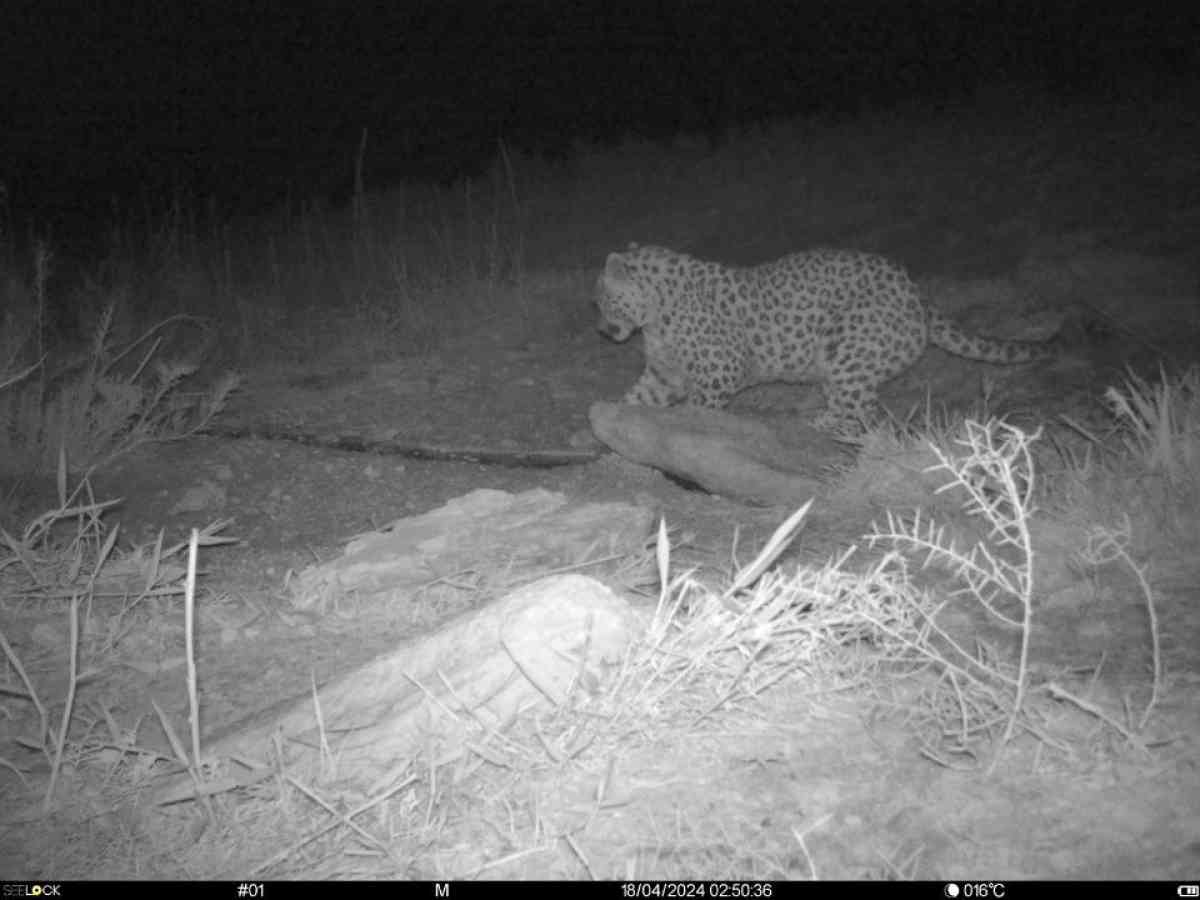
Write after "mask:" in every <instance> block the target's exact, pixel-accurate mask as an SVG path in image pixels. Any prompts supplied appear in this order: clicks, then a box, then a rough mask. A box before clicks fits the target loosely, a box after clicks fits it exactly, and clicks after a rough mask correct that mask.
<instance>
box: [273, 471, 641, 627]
mask: <svg viewBox="0 0 1200 900" xmlns="http://www.w3.org/2000/svg"><path fill="white" fill-rule="evenodd" d="M652 527H653V513H652V512H651V511H650V510H649V509H644V508H642V507H638V506H632V505H630V504H626V503H586V504H581V505H579V504H574V505H573V504H571V503H569V502H568V500H567V498H566V496H564V495H563V494H560V493H556V492H553V491H546V490H542V489H535V490H531V491H525V492H524V493H520V494H509V493H506V492H505V491H495V490H486V489H484V490H478V491H472V492H471V493H470V494H466V495H464V496H462V497H456V498H455V499H453V500H451V501H449V502H448V503H446V504H445V505H443V506H440V507H438V508H437V509H434V510H431V511H430V512H427V513H424V514H422V515H419V516H409V517H407V518H403V519H397V520H396V521H394V522H392V523H391V524H389V525H385V526H384V527H383V528H381V529H379V530H378V531H373V532H369V533H367V534H363V535H359V536H358V537H356V538H354V539H352V540H351V541H350V542H349V543H348V544H347V545H346V549H345V551H344V552H343V554H342V555H341V556H340V557H338V558H337V559H334V560H331V561H330V562H327V563H322V564H320V565H315V566H310V567H309V568H307V569H305V570H304V571H302V572H301V573H300V574H299V575H298V576H297V577H296V578H294V579H292V581H291V582H290V585H289V586H290V588H291V592H292V593H291V602H292V604H293V605H294V606H295V607H297V608H299V609H309V608H313V607H318V608H325V607H326V606H332V605H335V604H336V603H337V601H338V600H340V599H341V598H342V597H344V596H347V595H353V596H354V597H356V598H357V599H358V600H359V601H363V600H367V601H371V600H376V601H379V602H403V601H405V600H407V599H409V598H410V597H411V596H412V593H413V592H414V591H415V590H416V589H417V588H419V587H421V586H423V585H426V584H428V583H429V580H430V573H431V572H458V571H463V570H464V569H475V570H487V569H493V570H495V571H501V570H503V571H506V572H509V573H518V574H519V573H520V572H523V571H524V572H528V573H529V574H530V576H531V577H536V575H537V574H538V573H539V572H545V571H548V570H551V569H557V568H561V567H563V566H567V565H571V564H574V563H578V562H580V561H581V560H583V559H585V558H588V557H589V556H590V557H593V558H594V557H599V556H609V555H617V554H624V553H634V552H637V551H639V550H640V549H641V548H642V547H643V545H644V543H645V540H646V538H647V536H648V535H649V534H650V531H651V529H652Z"/></svg>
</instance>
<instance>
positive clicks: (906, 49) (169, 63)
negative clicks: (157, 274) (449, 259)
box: [0, 0, 1200, 230]
mask: <svg viewBox="0 0 1200 900" xmlns="http://www.w3.org/2000/svg"><path fill="white" fill-rule="evenodd" d="M1189 7H1190V5H1189V4H1167V3H1138V2H1136V0H1129V2H1126V3H1122V4H1116V3H1113V4H1099V3H1094V2H1093V3H1088V2H1082V0H1059V2H1046V3H1034V2H1031V0H958V2H948V0H877V2H867V0H842V2H828V0H810V2H792V3H788V2H783V0H780V2H774V3H761V2H749V3H732V2H706V0H695V2H683V0H674V2H654V0H641V2H636V3H622V2H610V3H583V2H579V3H573V2H569V0H557V2H538V0H525V2H519V0H518V2H512V0H509V2H500V0H490V2H489V0H476V2H459V0H441V2H437V3H429V2H423V0H422V2H399V0H397V2H391V3H380V4H368V3H359V2H329V0H317V2H311V3H307V4H302V5H297V6H296V7H294V8H292V9H291V10H290V11H289V10H288V8H287V7H285V6H282V5H277V4H273V5H266V4H261V3H254V2H245V3H227V2H213V3H205V2H203V0H193V2H191V3H177V2H161V3H139V2H126V3H100V4H95V5H91V6H88V7H86V8H84V7H82V6H81V5H78V4H66V3H58V2H28V0H5V2H4V3H3V6H2V7H0V8H2V9H3V10H4V12H3V17H2V18H3V23H2V25H0V51H2V53H0V59H2V62H0V66H2V71H0V75H2V78H3V80H2V82H0V84H2V85H3V87H2V90H3V94H2V95H0V101H2V103H3V109H2V111H3V129H2V135H0V181H2V182H3V184H4V186H5V189H6V192H7V203H8V207H9V214H10V216H11V217H12V219H13V220H14V221H34V220H41V221H45V222H47V223H50V224H53V225H56V226H57V227H58V228H59V229H66V230H71V229H78V228H86V227H88V224H89V223H91V222H93V221H95V219H96V218H97V217H98V216H104V215H108V214H109V213H111V211H112V208H113V206H114V204H115V205H116V206H118V207H119V206H120V205H122V204H129V203H144V202H146V200H147V198H150V199H153V198H161V197H162V196H163V195H164V194H165V193H169V192H178V191H182V192H185V193H186V195H187V196H188V197H190V198H193V199H196V200H199V201H203V202H206V203H216V204H218V205H219V207H220V208H221V209H222V210H228V211H230V212H240V213H246V212H254V211H265V210H267V209H269V208H271V207H273V206H275V205H278V204H279V203H280V202H282V201H283V199H284V198H288V197H290V198H291V199H292V200H296V199H297V198H303V197H320V198H322V199H325V200H328V201H331V202H335V203H336V202H339V201H341V200H344V199H345V197H346V196H348V194H349V191H350V189H351V185H352V178H353V164H354V157H355V154H356V150H357V145H358V142H359V140H360V137H361V135H362V132H363V129H364V128H365V129H368V135H369V138H368V146H367V156H366V171H367V177H368V182H369V186H374V187H380V186H384V185H386V184H388V183H390V182H393V181H396V180H399V179H403V178H418V179H436V180H450V179H454V178H456V177H462V176H464V175H470V174H472V173H474V172H477V171H479V170H480V169H481V168H482V167H484V166H486V165H487V164H488V163H489V161H490V160H492V159H493V158H494V157H495V155H496V152H497V147H498V145H499V141H501V140H503V141H504V142H505V144H506V146H508V147H511V148H514V149H519V150H526V151H532V152H537V153H541V154H545V155H548V156H558V157H562V156H564V155H566V154H568V153H569V151H570V149H571V147H572V146H573V142H576V141H583V142H606V141H612V140H618V139H620V138H621V137H622V136H625V135H637V136H643V137H651V138H657V137H669V136H672V135H676V134H680V133H698V134H703V135H707V136H708V137H709V138H712V139H719V137H720V136H721V134H722V133H724V132H725V131H727V130H728V129H730V128H734V127H738V126H744V125H747V124H750V123H755V122H761V121H766V120H770V119H773V118H779V117H783V116H790V115H796V114H806V115H813V114H818V115H821V116H824V117H827V118H833V119H836V118H838V117H844V116H856V115H862V114H870V113H871V112H872V111H873V110H878V109H882V108H886V107H888V106H890V105H894V104H896V103H917V104H920V105H921V106H922V107H923V108H933V109H936V108H937V107H939V106H941V105H956V104H957V105H961V104H969V103H972V102H974V99H973V98H976V97H977V96H978V95H979V91H980V89H981V88H986V87H988V86H991V85H1001V84H1008V85H1018V86H1019V89H1018V92H1017V93H1018V96H1019V95H1020V91H1036V92H1038V93H1039V94H1042V95H1045V94H1051V95H1063V96H1067V95H1077V94H1091V95H1096V94H1101V95H1106V94H1113V95H1116V94H1121V93H1127V92H1128V91H1134V90H1136V91H1142V92H1144V93H1145V94H1146V99H1147V102H1152V101H1153V96H1154V95H1155V94H1156V93H1160V92H1164V91H1170V90H1173V89H1175V87H1176V86H1177V85H1178V84H1179V83H1181V82H1182V81H1184V80H1186V79H1187V78H1188V77H1189V76H1190V75H1191V74H1192V73H1193V70H1194V69H1195V68H1196V67H1197V60H1198V59H1200V54H1198V51H1197V45H1198V44H1200V40H1198V38H1197V29H1196V16H1197V14H1196V13H1194V12H1190V11H1189Z"/></svg>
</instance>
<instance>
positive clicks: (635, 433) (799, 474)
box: [588, 403, 833, 506]
mask: <svg viewBox="0 0 1200 900" xmlns="http://www.w3.org/2000/svg"><path fill="white" fill-rule="evenodd" d="M588 418H589V419H590V420H591V425H592V431H593V432H594V433H595V435H596V437H598V438H599V439H600V440H601V441H603V442H604V443H605V444H606V445H608V447H610V448H611V449H612V450H614V451H616V452H617V453H619V454H621V456H624V457H626V458H627V459H631V460H633V461H634V462H637V463H641V464H642V465H647V466H654V467H655V468H657V469H662V470H663V471H665V472H670V473H671V474H673V475H676V476H679V477H680V478H685V479H687V480H689V481H693V482H695V483H696V484H698V485H700V486H701V487H703V488H704V489H705V490H707V491H709V492H710V493H713V494H721V495H722V496H726V497H731V498H734V499H738V500H743V501H747V502H750V503H759V504H764V505H769V506H798V505H799V504H801V503H804V502H806V501H807V500H810V499H812V497H813V495H814V494H817V493H819V492H820V491H822V490H823V488H824V485H823V484H822V482H821V481H820V480H819V479H817V478H814V477H812V476H811V475H809V474H806V469H809V470H811V468H812V466H811V462H810V460H811V459H812V458H813V457H814V455H815V456H818V457H821V458H822V461H824V459H826V458H828V456H829V454H830V451H831V447H830V445H831V444H832V443H833V442H832V441H831V440H830V439H829V438H827V437H825V436H823V435H819V434H816V433H815V432H814V433H813V434H812V435H811V436H807V437H806V438H805V440H800V439H799V438H798V437H797V436H795V435H792V436H789V438H788V441H787V442H786V443H785V441H784V440H782V439H781V438H780V436H779V435H778V434H777V433H776V432H775V431H773V430H772V429H771V428H770V427H769V426H768V425H766V424H764V423H762V422H757V421H753V420H751V419H746V418H742V417H741V416H736V415H734V414H732V413H728V412H724V411H723V410H714V409H702V408H699V407H692V406H672V407H666V408H661V407H648V406H636V405H633V404H627V403H594V404H592V407H591V409H590V410H589V411H588ZM813 447H819V450H820V452H819V453H817V454H814V453H813V452H812V450H813Z"/></svg>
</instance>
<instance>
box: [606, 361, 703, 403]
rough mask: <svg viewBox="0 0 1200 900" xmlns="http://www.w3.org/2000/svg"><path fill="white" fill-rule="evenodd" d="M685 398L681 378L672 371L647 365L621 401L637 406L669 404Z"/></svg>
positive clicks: (685, 391)
mask: <svg viewBox="0 0 1200 900" xmlns="http://www.w3.org/2000/svg"><path fill="white" fill-rule="evenodd" d="M686 399H687V386H686V384H684V383H683V379H682V378H680V377H679V376H678V375H676V374H675V373H672V372H667V371H664V370H661V369H659V368H658V367H656V366H652V365H647V366H646V369H645V371H643V372H642V374H641V376H640V377H639V378H638V380H637V381H635V382H634V383H633V387H631V388H630V389H629V390H628V391H626V392H625V396H624V397H623V398H621V402H622V403H635V404H637V405H638V406H671V405H673V404H675V403H679V402H681V401H683V400H686Z"/></svg>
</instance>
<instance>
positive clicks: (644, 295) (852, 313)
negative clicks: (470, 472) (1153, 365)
mask: <svg viewBox="0 0 1200 900" xmlns="http://www.w3.org/2000/svg"><path fill="white" fill-rule="evenodd" d="M596 302H597V305H598V306H599V310H600V320H599V323H598V326H597V327H598V328H599V330H600V331H601V332H602V333H603V334H605V335H607V336H608V337H610V338H612V339H613V340H614V341H618V342H620V341H625V340H627V339H628V338H629V337H630V336H632V335H633V333H634V332H635V331H637V330H638V329H641V331H642V332H643V334H644V337H645V356H646V368H645V371H644V372H643V373H642V375H641V377H640V378H638V380H637V382H636V383H635V384H634V385H633V387H632V388H630V390H629V391H628V393H626V395H625V398H624V400H625V402H626V403H637V404H642V405H645V406H668V405H671V404H675V403H690V404H693V405H696V406H706V407H713V408H719V407H722V406H724V405H725V404H726V403H727V402H729V400H730V399H731V398H732V397H733V395H734V394H736V393H737V392H738V391H741V390H742V389H744V388H747V387H749V386H751V385H754V384H760V383H762V382H767V381H793V382H806V381H817V382H820V383H821V384H822V386H823V388H824V393H825V400H826V406H827V408H826V410H825V412H823V413H821V414H820V415H819V416H817V418H816V420H815V421H814V425H816V426H817V427H818V428H821V429H824V430H827V431H833V432H835V433H858V432H859V431H861V429H862V427H863V426H864V425H865V424H866V423H867V422H869V421H870V419H871V417H872V416H873V415H874V414H875V413H876V411H877V404H878V391H879V387H880V385H882V384H883V383H884V382H886V381H888V380H889V379H891V378H894V377H895V376H896V375H898V374H899V373H900V372H902V371H904V370H905V369H907V368H908V367H909V366H911V365H912V364H913V363H914V362H916V360H917V359H918V358H919V357H920V355H921V354H922V353H923V352H924V350H925V347H926V346H927V345H928V344H930V343H932V344H934V345H936V346H938V347H941V348H942V349H943V350H948V351H949V352H951V353H954V354H956V355H958V356H963V357H967V358H969V359H975V360H982V361H985V362H993V363H1006V364H1011V363H1019V362H1027V361H1030V360H1036V359H1045V358H1048V357H1051V356H1053V355H1055V354H1056V353H1057V346H1056V342H1055V341H1053V340H1051V341H1008V340H997V339H992V338H984V337H977V336H975V335H970V334H967V333H965V332H963V331H961V330H960V329H959V328H958V327H956V326H955V325H954V324H953V323H952V322H951V321H950V320H949V319H947V318H946V317H945V316H943V315H942V314H941V313H939V312H938V311H936V310H934V309H932V308H930V307H928V306H926V305H925V304H924V303H923V302H922V299H921V296H920V293H919V292H918V290H917V287H916V285H915V284H914V283H913V281H912V279H911V278H909V276H908V274H907V272H905V270H904V269H903V268H902V267H901V266H899V265H897V264H896V263H893V262H890V261H889V260H887V259H884V258H883V257H881V256H876V255H874V254H870V253H860V252H856V251H850V250H813V251H810V252H806V253H794V254H792V255H790V256H785V257H783V258H782V259H778V260H775V261H774V262H769V263H764V264H762V265H758V266H751V267H748V268H734V267H731V266H724V265H721V264H720V263H716V262H709V261H705V260H701V259H696V258H695V257H692V256H688V255H687V254H684V253H677V252H675V251H673V250H668V249H666V248H663V247H650V246H645V247H639V246H637V245H636V244H635V245H630V248H629V249H628V250H627V251H626V252H624V253H612V254H610V255H609V257H608V261H607V262H606V264H605V266H604V272H603V274H602V275H601V276H600V278H599V281H598V282H597V286H596Z"/></svg>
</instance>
